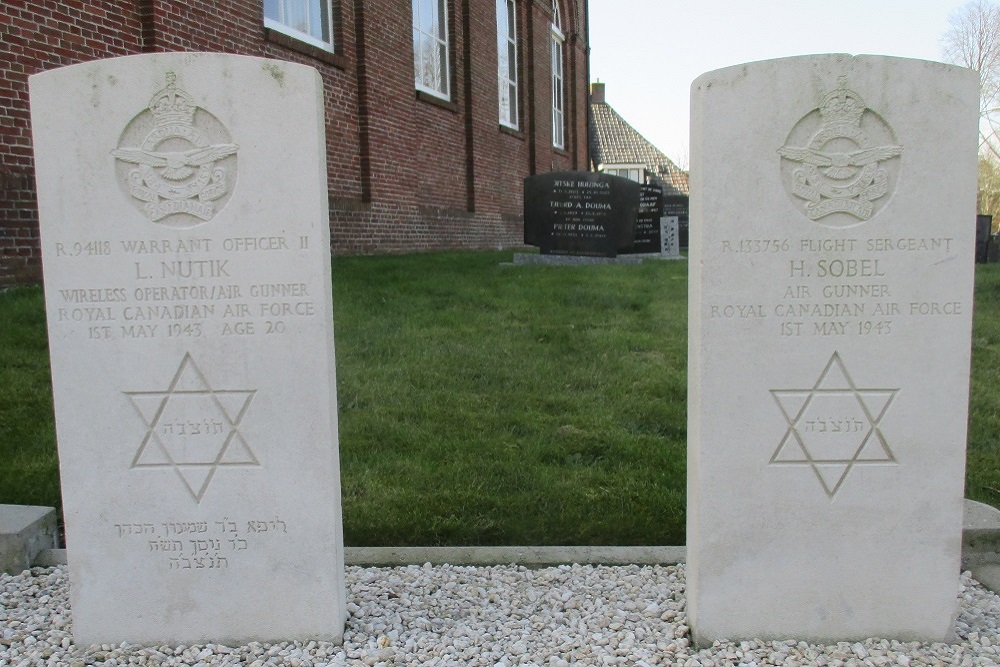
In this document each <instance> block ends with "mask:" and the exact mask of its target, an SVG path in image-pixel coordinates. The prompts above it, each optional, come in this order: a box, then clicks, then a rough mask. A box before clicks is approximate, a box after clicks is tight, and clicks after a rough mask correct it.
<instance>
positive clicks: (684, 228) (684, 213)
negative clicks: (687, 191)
mask: <svg viewBox="0 0 1000 667" xmlns="http://www.w3.org/2000/svg"><path fill="white" fill-rule="evenodd" d="M689 209H690V199H689V197H688V196H687V195H664V196H663V215H667V216H675V217H676V218H677V243H678V244H679V245H678V247H679V248H687V247H688V235H689V231H688V227H689V225H688V221H689Z"/></svg>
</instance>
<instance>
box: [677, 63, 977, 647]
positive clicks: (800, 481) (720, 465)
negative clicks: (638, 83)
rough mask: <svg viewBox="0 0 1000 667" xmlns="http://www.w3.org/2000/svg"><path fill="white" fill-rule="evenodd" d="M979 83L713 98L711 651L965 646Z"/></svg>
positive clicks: (702, 419) (703, 117)
mask: <svg viewBox="0 0 1000 667" xmlns="http://www.w3.org/2000/svg"><path fill="white" fill-rule="evenodd" d="M978 84H979V81H978V78H977V76H976V74H975V72H973V71H972V70H968V69H963V68H958V67H952V66H948V65H943V64H940V63H933V62H925V61H916V60H906V59H900V58H889V57H879V56H850V55H822V56H806V57H796V58H787V59H782V60H773V61H764V62H756V63H750V64H746V65H740V66H737V67H732V68H728V69H722V70H718V71H714V72H709V73H707V74H704V75H702V76H701V77H699V78H698V79H697V80H696V81H695V82H694V83H693V85H692V114H691V115H692V141H691V148H692V161H691V192H692V206H691V210H692V213H693V215H694V217H693V219H692V221H691V222H692V243H691V254H690V255H689V258H690V260H691V263H690V266H691V286H690V300H689V309H690V310H689V322H690V332H689V353H688V354H689V373H688V382H689V385H688V392H689V393H688V406H689V412H688V416H689V420H688V438H689V439H688V505H687V507H688V529H687V544H688V570H687V596H688V597H687V601H688V616H689V620H690V623H691V628H692V632H693V634H694V638H695V641H696V643H697V644H698V645H702V646H703V645H707V644H711V642H712V641H713V640H716V639H722V638H729V639H737V638H749V637H758V638H762V639H785V638H788V637H795V638H797V639H803V640H808V641H814V642H820V643H834V642H837V641H842V640H864V639H865V638H868V637H884V638H889V639H900V640H921V641H943V640H946V639H948V638H949V636H950V635H951V634H952V632H953V623H954V619H955V615H956V613H957V611H958V594H959V559H960V548H961V544H962V511H963V491H964V472H965V443H966V426H967V415H968V388H969V361H970V360H969V355H970V348H971V345H970V336H971V323H972V320H971V318H972V292H973V274H974V266H973V248H974V243H975V235H974V230H973V227H972V225H971V224H970V222H969V216H968V212H969V211H972V210H973V209H974V208H975V205H976V169H977V160H976V148H977V140H976V137H977V123H978V109H979V106H978V102H979V89H978V88H979V85H978ZM942 165H947V168H946V169H943V168H942Z"/></svg>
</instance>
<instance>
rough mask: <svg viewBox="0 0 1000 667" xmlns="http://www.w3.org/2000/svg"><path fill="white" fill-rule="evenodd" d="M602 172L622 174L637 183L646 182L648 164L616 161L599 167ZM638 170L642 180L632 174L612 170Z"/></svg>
mask: <svg viewBox="0 0 1000 667" xmlns="http://www.w3.org/2000/svg"><path fill="white" fill-rule="evenodd" d="M597 170H598V171H599V172H601V173H602V174H610V175H611V176H621V177H622V178H627V179H629V180H630V181H633V182H635V183H640V184H645V183H646V165H644V164H640V163H638V162H615V163H610V164H602V165H600V166H599V167H598V169H597ZM621 171H627V172H633V171H635V172H638V174H637V175H638V176H639V179H640V180H636V179H634V178H632V177H631V176H630V175H624V176H623V175H622V174H620V173H611V172H621Z"/></svg>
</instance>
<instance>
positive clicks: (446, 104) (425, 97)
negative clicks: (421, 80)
mask: <svg viewBox="0 0 1000 667" xmlns="http://www.w3.org/2000/svg"><path fill="white" fill-rule="evenodd" d="M417 99H418V100H420V101H421V102H427V103H428V104H433V105H434V106H436V107H441V108H442V109H446V110H448V111H451V112H453V113H458V104H456V103H455V102H452V101H450V100H443V99H441V98H440V97H435V96H434V95H431V94H430V93H425V92H424V91H422V90H418V91H417Z"/></svg>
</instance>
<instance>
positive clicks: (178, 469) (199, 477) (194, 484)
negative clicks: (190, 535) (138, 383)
mask: <svg viewBox="0 0 1000 667" xmlns="http://www.w3.org/2000/svg"><path fill="white" fill-rule="evenodd" d="M123 393H124V394H125V395H126V396H128V397H129V401H130V402H131V403H132V407H134V408H135V410H136V412H137V413H138V415H139V418H140V419H142V422H143V424H144V425H145V427H146V434H145V436H144V437H143V439H142V442H141V444H140V445H139V449H138V450H137V451H136V453H135V457H134V458H133V459H132V465H131V466H130V467H131V468H172V469H173V471H174V472H175V473H176V474H177V476H178V477H179V478H180V480H181V482H182V483H183V484H184V488H185V489H187V491H188V493H190V494H191V497H192V498H194V501H195V502H196V503H200V502H201V499H202V498H203V497H204V495H205V492H206V491H207V490H208V485H209V482H211V481H212V478H213V477H214V476H215V473H216V471H217V470H218V469H219V468H220V467H228V466H243V467H245V466H260V462H259V461H258V460H257V457H256V456H255V455H254V453H253V451H252V450H251V449H250V446H249V445H248V444H247V442H246V439H245V438H244V437H243V434H242V433H241V432H240V422H241V421H242V420H243V416H244V415H245V414H246V412H247V409H248V408H249V407H250V403H251V401H252V400H253V397H254V395H255V394H256V393H257V391H256V390H236V389H213V388H212V385H211V384H210V383H209V381H208V379H207V377H206V376H205V374H204V373H203V372H202V371H201V369H200V368H198V365H197V364H196V363H195V361H194V359H193V358H192V357H191V354H190V353H186V354H185V355H184V358H183V359H181V363H180V365H179V366H178V367H177V372H176V373H174V377H173V379H172V380H171V381H170V385H169V386H168V387H167V388H166V389H165V390H163V391H126V392H123Z"/></svg>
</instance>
